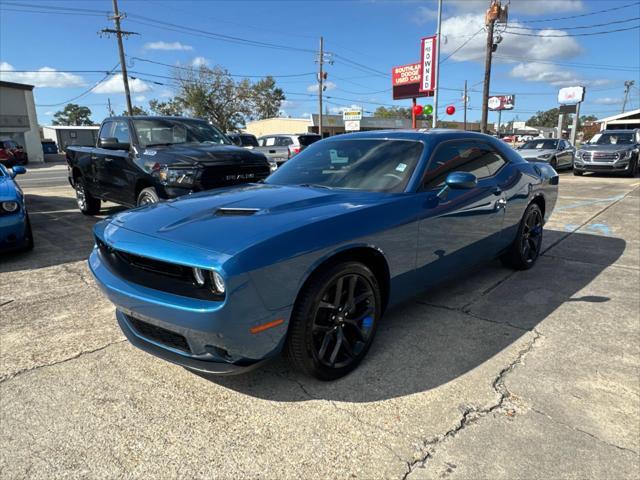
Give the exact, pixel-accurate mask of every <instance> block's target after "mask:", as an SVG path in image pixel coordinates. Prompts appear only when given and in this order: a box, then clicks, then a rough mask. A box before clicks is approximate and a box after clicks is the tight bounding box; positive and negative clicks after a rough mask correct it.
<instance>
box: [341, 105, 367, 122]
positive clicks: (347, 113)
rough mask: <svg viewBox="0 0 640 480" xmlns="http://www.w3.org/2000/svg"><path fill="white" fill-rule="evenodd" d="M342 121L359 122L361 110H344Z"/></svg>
mask: <svg viewBox="0 0 640 480" xmlns="http://www.w3.org/2000/svg"><path fill="white" fill-rule="evenodd" d="M342 120H344V122H345V123H346V122H348V121H353V120H356V121H358V122H359V121H360V120H362V110H360V109H359V108H351V109H349V110H344V111H343V112H342Z"/></svg>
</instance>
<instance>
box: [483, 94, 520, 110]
mask: <svg viewBox="0 0 640 480" xmlns="http://www.w3.org/2000/svg"><path fill="white" fill-rule="evenodd" d="M515 104H516V97H515V95H496V96H494V97H489V101H488V106H489V110H513V107H514V106H515Z"/></svg>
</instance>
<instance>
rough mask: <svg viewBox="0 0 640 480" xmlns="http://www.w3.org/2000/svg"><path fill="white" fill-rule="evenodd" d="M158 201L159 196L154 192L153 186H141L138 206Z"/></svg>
mask: <svg viewBox="0 0 640 480" xmlns="http://www.w3.org/2000/svg"><path fill="white" fill-rule="evenodd" d="M159 201H160V197H158V194H157V193H156V189H155V188H153V187H147V188H143V189H142V190H141V191H140V193H139V194H138V203H137V205H138V206H139V207H141V206H143V205H151V204H152V203H158V202H159Z"/></svg>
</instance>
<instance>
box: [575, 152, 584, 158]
mask: <svg viewBox="0 0 640 480" xmlns="http://www.w3.org/2000/svg"><path fill="white" fill-rule="evenodd" d="M583 155H584V150H578V151H577V152H576V158H582V156H583Z"/></svg>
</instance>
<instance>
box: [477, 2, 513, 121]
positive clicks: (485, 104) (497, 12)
mask: <svg viewBox="0 0 640 480" xmlns="http://www.w3.org/2000/svg"><path fill="white" fill-rule="evenodd" d="M506 13H507V11H506V7H505V8H504V9H503V8H502V6H501V5H500V0H491V3H490V4H489V9H488V10H487V13H486V15H485V25H486V27H487V47H486V51H485V57H484V86H483V88H482V117H481V121H480V131H481V132H482V133H487V120H488V116H489V84H490V82H491V59H492V57H493V52H494V51H495V49H496V48H497V47H498V45H497V44H498V43H499V41H495V42H494V39H493V27H494V25H495V23H496V21H498V20H499V19H500V20H501V21H506ZM499 40H501V39H499Z"/></svg>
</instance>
